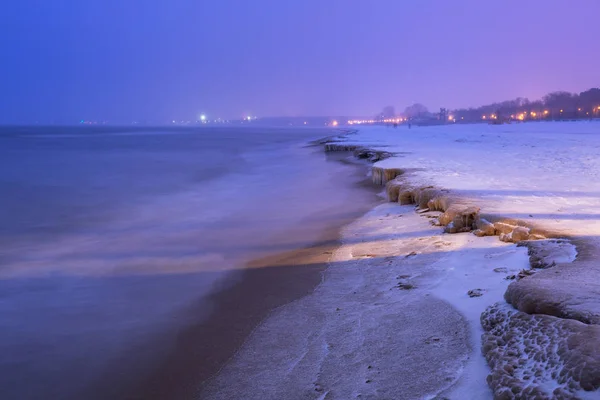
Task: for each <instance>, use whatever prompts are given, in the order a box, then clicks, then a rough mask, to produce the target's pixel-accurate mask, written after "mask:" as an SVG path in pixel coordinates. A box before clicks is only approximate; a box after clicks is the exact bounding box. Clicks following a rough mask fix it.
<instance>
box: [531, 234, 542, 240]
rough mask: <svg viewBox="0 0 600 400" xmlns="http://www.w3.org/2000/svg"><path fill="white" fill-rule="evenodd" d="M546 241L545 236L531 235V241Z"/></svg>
mask: <svg viewBox="0 0 600 400" xmlns="http://www.w3.org/2000/svg"><path fill="white" fill-rule="evenodd" d="M544 239H546V237H545V236H542V235H539V234H537V233H532V234H530V235H529V240H544Z"/></svg>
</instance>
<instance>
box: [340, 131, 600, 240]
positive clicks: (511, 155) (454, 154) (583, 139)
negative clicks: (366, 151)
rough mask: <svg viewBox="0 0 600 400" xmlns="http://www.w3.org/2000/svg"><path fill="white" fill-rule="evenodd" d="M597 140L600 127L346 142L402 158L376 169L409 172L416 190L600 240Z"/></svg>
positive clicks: (376, 134) (370, 134) (413, 134)
mask: <svg viewBox="0 0 600 400" xmlns="http://www.w3.org/2000/svg"><path fill="white" fill-rule="evenodd" d="M598 133H600V122H561V123H559V122H550V123H546V122H540V123H526V124H511V125H483V124H476V125H443V126H434V127H413V128H412V129H408V128H406V127H402V126H401V127H399V128H396V129H394V128H387V127H365V128H362V127H361V128H360V130H359V131H358V133H357V134H355V135H350V136H348V140H347V142H348V144H358V145H364V146H368V147H372V148H374V149H380V150H385V151H388V152H392V153H398V154H399V155H398V156H397V157H393V158H389V159H386V160H384V161H381V162H378V163H377V164H376V166H378V167H383V168H402V169H405V170H408V171H410V172H409V174H407V176H406V178H407V179H408V180H409V181H410V182H413V183H414V184H416V185H433V186H436V187H440V188H445V189H449V190H452V191H453V192H455V193H457V194H460V195H461V196H463V197H466V198H469V199H473V200H474V202H476V203H478V204H484V205H485V210H483V211H484V212H485V213H486V214H492V215H501V216H502V217H505V218H518V219H524V220H529V219H532V218H533V219H535V222H536V223H538V224H543V225H544V226H546V227H547V228H549V229H552V230H556V231H560V232H561V233H565V234H568V233H577V234H579V235H584V234H597V233H598V232H600V219H599V218H598V216H600V214H598V209H599V206H600V179H598V177H599V175H600V158H599V157H598V156H597V154H598V152H599V151H600V135H599V134H598ZM530 215H531V217H530ZM583 221H585V222H583Z"/></svg>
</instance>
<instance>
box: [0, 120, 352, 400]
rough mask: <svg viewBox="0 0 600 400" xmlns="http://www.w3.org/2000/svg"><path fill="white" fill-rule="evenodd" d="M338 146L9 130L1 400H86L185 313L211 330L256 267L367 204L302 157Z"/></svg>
mask: <svg viewBox="0 0 600 400" xmlns="http://www.w3.org/2000/svg"><path fill="white" fill-rule="evenodd" d="M335 134H339V132H333V131H330V130H327V129H308V128H307V129H299V128H293V127H292V128H279V127H255V126H247V127H236V126H226V127H200V128H178V127H168V128H144V127H135V128H132V127H126V128H118V127H99V126H96V127H80V126H75V127H55V126H54V127H2V128H0V354H2V357H0V393H1V395H0V397H1V398H3V399H35V398H61V399H69V398H83V397H82V396H86V395H85V394H86V388H90V387H94V384H95V382H97V381H98V379H100V378H102V379H104V380H106V381H109V382H110V381H111V380H112V379H113V377H112V376H111V374H115V373H116V372H114V371H116V369H115V367H114V365H115V364H117V363H118V364H120V365H121V366H122V367H123V368H121V369H120V370H119V372H118V374H119V375H120V377H119V379H129V378H131V380H134V379H136V377H135V376H133V374H134V372H133V371H134V370H136V368H137V367H134V364H135V365H136V366H139V365H144V364H148V365H150V364H151V363H152V362H153V360H155V359H156V358H157V357H159V356H161V354H162V353H166V352H168V351H169V346H170V344H169V343H165V344H164V346H156V345H153V346H152V347H151V348H149V346H148V345H146V343H150V339H151V338H153V337H155V335H156V334H157V332H160V331H161V330H169V329H171V328H172V327H174V326H177V325H178V324H184V322H183V321H180V320H178V319H177V317H176V316H177V315H179V314H178V312H179V311H180V310H182V309H185V308H186V307H190V305H191V304H194V305H195V309H199V310H200V312H199V313H196V314H195V318H197V319H198V320H202V319H203V318H208V317H209V316H210V314H211V312H212V311H213V310H212V309H211V305H210V303H209V302H206V305H205V306H201V307H199V308H198V307H197V305H198V304H200V305H202V304H204V303H203V299H205V298H207V297H208V296H209V295H211V294H213V293H214V292H215V291H219V290H222V289H223V288H224V287H230V286H231V285H233V284H235V282H236V279H241V278H239V276H241V274H240V271H243V270H244V269H245V268H246V265H248V263H249V262H250V261H251V260H255V259H258V258H261V257H265V256H268V255H269V254H273V253H278V252H285V251H290V250H293V249H295V248H299V247H305V246H308V245H311V244H313V243H314V242H315V241H316V240H318V237H319V232H320V231H321V230H322V229H323V228H324V226H326V225H327V224H328V223H329V222H328V219H329V218H332V216H335V215H337V214H340V213H343V212H344V207H346V205H347V204H348V203H349V202H352V199H353V197H355V196H356V188H350V187H349V186H348V185H347V184H346V183H345V182H344V177H345V176H348V175H349V174H350V173H351V171H350V168H354V167H350V166H348V165H345V164H343V163H340V162H338V161H337V160H334V161H332V160H330V159H329V158H328V157H327V156H326V155H325V153H324V152H323V150H322V148H321V147H310V146H307V145H306V144H307V143H308V142H309V141H311V140H314V139H318V138H322V137H324V136H329V135H335ZM260 267H269V265H261V266H260ZM171 340H173V341H175V340H177V339H176V337H175V336H173V338H172V339H171ZM152 343H155V342H152ZM123 354H128V355H131V357H127V360H126V361H123ZM162 355H164V354H162ZM128 363H131V368H130V369H129V370H130V371H131V374H132V376H130V377H129V376H128V372H127V370H128V368H129V366H130V365H129V364H128ZM124 371H125V372H124ZM114 378H115V380H116V379H117V377H114ZM88 394H89V393H88ZM86 397H87V398H91V397H93V396H91V397H90V396H86Z"/></svg>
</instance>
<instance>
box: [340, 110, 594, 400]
mask: <svg viewBox="0 0 600 400" xmlns="http://www.w3.org/2000/svg"><path fill="white" fill-rule="evenodd" d="M598 133H600V123H598V122H564V123H528V124H517V125H500V126H494V125H450V126H436V127H416V128H414V129H412V130H408V129H406V128H404V129H392V128H384V127H372V128H365V129H361V130H360V131H359V132H358V133H357V134H356V135H352V136H351V137H349V138H348V144H350V143H352V144H356V145H360V146H364V147H368V148H372V149H375V150H376V149H383V148H385V150H386V151H388V152H392V153H396V154H397V155H396V156H395V157H392V158H388V159H386V160H384V161H381V162H378V163H376V164H375V165H376V167H377V168H379V169H381V168H383V169H403V170H404V171H406V172H405V173H404V174H403V175H402V176H401V180H402V182H403V184H406V185H408V186H413V187H423V186H426V185H427V186H429V185H431V186H434V187H436V188H438V189H445V190H448V193H450V194H451V196H453V197H457V198H460V199H461V201H462V202H463V204H470V205H472V206H476V207H478V208H480V209H481V215H482V216H484V217H485V218H488V219H490V220H496V221H497V220H505V221H510V222H511V223H518V224H519V225H524V226H527V227H530V228H535V229H537V232H540V231H541V232H544V233H545V234H546V235H549V236H552V237H567V238H569V241H544V242H540V243H539V244H538V245H535V244H528V245H527V247H528V248H529V254H530V256H531V263H532V265H533V266H537V267H541V268H546V269H544V270H541V271H540V272H537V273H535V274H534V275H533V276H529V277H526V278H525V279H520V280H518V281H516V282H513V283H512V284H511V285H510V286H509V287H508V289H507V291H506V293H505V296H504V297H505V299H506V300H507V302H508V303H509V304H511V305H512V306H513V307H514V308H516V309H517V310H519V311H520V312H518V311H515V310H514V309H512V312H508V313H505V314H504V315H503V317H502V318H503V319H504V320H503V321H502V323H500V324H498V326H497V327H496V328H495V329H497V331H498V332H496V333H497V334H498V335H499V336H497V337H498V338H502V339H501V341H504V338H505V337H507V336H508V337H511V338H513V340H511V341H509V343H508V344H505V345H499V348H503V351H500V352H499V353H494V352H491V353H490V352H488V353H487V354H486V356H487V357H488V361H489V362H490V365H491V366H492V374H491V378H490V379H491V380H490V385H491V387H492V389H493V390H494V393H495V395H496V396H502V395H506V393H508V392H512V393H517V396H519V395H520V396H525V397H527V396H533V395H534V394H536V393H538V394H539V393H544V396H567V397H569V396H574V397H577V398H582V397H589V396H592V397H593V396H597V393H591V392H589V391H591V390H597V389H598V388H599V387H600V370H599V368H598V366H600V350H598V348H599V347H600V340H599V337H598V332H597V330H598V329H600V267H599V266H598V265H597V259H598V257H600V239H599V237H600V218H598V217H599V216H600V214H599V213H598V212H597V210H598V209H599V206H600V196H599V194H600V181H598V179H597V178H598V174H599V173H600V169H599V167H600V158H598V157H597V153H598V149H599V148H600V135H598ZM512 233H514V232H512ZM512 233H508V234H505V235H501V236H500V238H501V239H502V238H504V240H506V239H510V238H511V235H512ZM486 240H487V238H486ZM534 243H535V242H534ZM503 306H506V305H503V304H502V303H500V304H498V305H496V306H493V307H492V308H490V309H489V310H491V311H490V312H492V313H493V311H494V310H497V309H499V307H500V308H501V307H503ZM507 307H508V306H507ZM526 313H529V314H533V315H532V316H529V315H528V314H526ZM485 315H487V316H488V317H490V314H485ZM490 318H491V317H490ZM484 320H485V318H484ZM482 321H483V320H482ZM483 322H484V324H485V321H483ZM581 323H583V324H581ZM578 324H579V325H578ZM586 324H592V325H586ZM582 331H585V332H586V334H585V336H586V337H587V338H586V341H585V343H586V346H587V347H586V348H585V351H583V350H581V348H582V347H583V345H582V346H579V347H578V346H577V344H578V340H580V339H577V338H579V337H581V335H582V333H581V332H582ZM486 335H487V336H489V335H490V332H486ZM486 335H484V337H487V336H486ZM528 337H535V338H537V339H536V340H538V341H545V342H546V343H547V344H548V346H553V347H552V348H553V349H559V350H552V349H549V348H542V349H537V350H535V349H533V350H532V349H531V348H528V349H527V351H525V350H524V348H523V347H522V342H523V341H524V340H525V338H528ZM493 340H495V339H493V338H492V342H493ZM574 343H575V345H574ZM553 351H554V352H553ZM514 354H518V356H519V357H521V358H519V363H525V365H527V367H526V369H528V370H530V371H534V372H535V371H538V373H540V374H542V372H540V371H544V370H545V369H554V370H556V371H560V372H561V380H560V381H556V376H554V375H553V376H550V377H547V376H545V377H544V376H542V377H536V379H533V381H527V382H525V383H523V379H521V378H522V376H521V378H519V379H515V377H514V376H513V373H512V372H510V371H512V367H511V368H509V370H510V371H507V370H505V369H504V366H505V365H507V364H506V363H507V362H508V363H510V362H509V361H506V359H507V358H508V359H510V358H511V357H512V355H514ZM540 358H541V359H543V360H544V362H539V359H540ZM532 359H535V362H532V361H531V360H532ZM519 365H520V364H519ZM515 368H516V367H515ZM582 368H584V373H582V372H581V369H582ZM480 370H481V368H479V369H478V371H480ZM472 372H473V373H474V372H476V371H472ZM469 375H470V374H469V373H466V374H465V376H469ZM542 375H543V374H542ZM565 376H566V377H567V378H565ZM554 389H556V390H557V391H556V392H553V390H554ZM582 390H587V391H588V392H584V391H582ZM504 391H507V392H506V393H505V392H504ZM510 396H512V394H510ZM511 398H512V397H511Z"/></svg>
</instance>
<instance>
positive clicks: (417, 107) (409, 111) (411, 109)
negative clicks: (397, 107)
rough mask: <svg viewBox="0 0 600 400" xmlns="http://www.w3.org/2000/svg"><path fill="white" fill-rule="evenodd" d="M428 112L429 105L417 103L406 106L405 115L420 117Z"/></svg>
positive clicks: (407, 116)
mask: <svg viewBox="0 0 600 400" xmlns="http://www.w3.org/2000/svg"><path fill="white" fill-rule="evenodd" d="M428 112H429V110H427V107H425V106H424V105H423V104H421V103H415V104H413V105H412V106H408V107H406V109H405V110H404V116H405V117H406V118H418V117H420V116H423V115H424V114H427V113H428Z"/></svg>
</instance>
